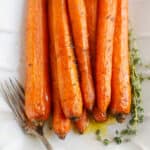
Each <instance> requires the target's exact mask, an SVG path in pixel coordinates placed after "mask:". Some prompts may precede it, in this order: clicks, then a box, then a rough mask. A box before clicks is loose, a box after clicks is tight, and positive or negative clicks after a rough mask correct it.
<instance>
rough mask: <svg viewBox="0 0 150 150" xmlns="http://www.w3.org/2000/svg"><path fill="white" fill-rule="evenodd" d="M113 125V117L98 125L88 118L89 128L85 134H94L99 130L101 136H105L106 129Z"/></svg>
mask: <svg viewBox="0 0 150 150" xmlns="http://www.w3.org/2000/svg"><path fill="white" fill-rule="evenodd" d="M115 123H116V119H115V118H114V117H109V118H108V120H107V121H105V122H103V123H98V122H96V121H94V120H93V119H91V118H90V122H89V126H88V128H87V129H86V131H85V134H87V133H95V132H96V131H97V130H100V131H101V134H102V136H105V135H106V134H107V129H108V127H109V126H110V125H112V124H115Z"/></svg>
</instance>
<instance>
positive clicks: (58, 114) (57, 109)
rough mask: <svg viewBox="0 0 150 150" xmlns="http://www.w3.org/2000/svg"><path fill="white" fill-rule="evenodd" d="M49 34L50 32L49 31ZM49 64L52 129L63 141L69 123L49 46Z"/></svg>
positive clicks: (52, 51)
mask: <svg viewBox="0 0 150 150" xmlns="http://www.w3.org/2000/svg"><path fill="white" fill-rule="evenodd" d="M50 6H52V5H51V3H49V18H51V14H50V11H51V8H50ZM50 21H51V20H50V19H49V24H50ZM50 33H51V30H50ZM50 62H51V77H52V102H53V104H52V105H53V121H52V124H53V129H54V132H55V133H56V134H57V135H58V137H60V138H61V139H64V138H65V136H66V135H67V133H68V132H69V131H70V129H71V122H70V120H69V119H68V118H66V117H65V115H64V113H63V111H62V108H61V104H60V92H59V88H58V77H57V76H58V74H57V64H56V55H55V51H54V49H53V46H52V45H51V46H50Z"/></svg>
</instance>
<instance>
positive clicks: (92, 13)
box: [85, 0, 98, 74]
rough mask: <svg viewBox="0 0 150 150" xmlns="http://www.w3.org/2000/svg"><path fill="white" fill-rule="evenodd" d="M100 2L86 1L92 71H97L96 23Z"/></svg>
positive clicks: (94, 0)
mask: <svg viewBox="0 0 150 150" xmlns="http://www.w3.org/2000/svg"><path fill="white" fill-rule="evenodd" d="M97 4H98V0H85V6H86V13H87V26H88V35H89V45H90V58H91V65H92V71H93V74H94V71H95V69H94V68H95V50H96V46H95V45H96V23H97Z"/></svg>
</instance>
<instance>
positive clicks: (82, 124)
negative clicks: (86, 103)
mask: <svg viewBox="0 0 150 150" xmlns="http://www.w3.org/2000/svg"><path fill="white" fill-rule="evenodd" d="M88 124H89V119H88V114H87V111H86V109H83V113H82V116H81V117H80V118H79V119H78V120H76V121H75V126H76V128H77V130H78V131H79V133H81V134H83V133H84V131H85V130H86V128H87V127H88Z"/></svg>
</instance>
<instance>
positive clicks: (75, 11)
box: [67, 0, 95, 111]
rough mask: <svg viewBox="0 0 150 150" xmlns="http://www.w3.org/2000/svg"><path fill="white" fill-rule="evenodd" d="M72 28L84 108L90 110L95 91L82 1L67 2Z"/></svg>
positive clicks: (69, 0) (70, 0) (68, 0)
mask: <svg viewBox="0 0 150 150" xmlns="http://www.w3.org/2000/svg"><path fill="white" fill-rule="evenodd" d="M67 2H68V8H69V16H70V24H71V27H72V33H73V40H74V44H75V53H76V56H77V63H78V67H79V75H80V86H81V91H82V96H83V101H84V107H85V108H86V109H88V110H90V111H91V110H92V108H93V105H94V101H95V91H94V85H93V77H92V71H91V63H90V56H89V43H88V29H87V20H86V8H85V3H84V0H67Z"/></svg>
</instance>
